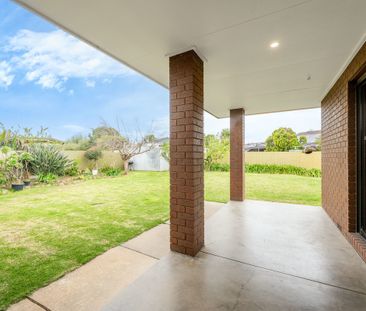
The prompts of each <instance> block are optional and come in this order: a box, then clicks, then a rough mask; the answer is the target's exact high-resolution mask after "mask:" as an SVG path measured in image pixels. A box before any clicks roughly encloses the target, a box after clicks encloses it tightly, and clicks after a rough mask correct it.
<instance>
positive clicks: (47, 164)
mask: <svg viewBox="0 0 366 311" xmlns="http://www.w3.org/2000/svg"><path fill="white" fill-rule="evenodd" d="M28 151H29V153H30V155H31V159H30V161H29V169H30V171H31V172H32V173H34V174H36V175H40V174H42V175H46V174H54V175H56V176H63V175H65V171H66V170H67V169H69V168H70V167H71V166H72V161H70V160H69V159H68V158H67V157H66V156H65V155H64V154H62V152H61V151H60V150H58V149H57V147H56V146H54V145H49V144H35V145H31V146H30V147H29V150H28Z"/></svg>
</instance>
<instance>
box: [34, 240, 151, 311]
mask: <svg viewBox="0 0 366 311" xmlns="http://www.w3.org/2000/svg"><path fill="white" fill-rule="evenodd" d="M156 262H157V260H156V259H153V258H151V257H149V256H145V255H142V254H139V253H137V252H134V251H131V250H128V249H125V248H122V247H120V246H118V247H115V248H113V249H111V250H109V251H107V252H106V253H104V254H102V255H100V256H98V257H97V258H95V259H93V260H92V261H90V262H89V263H87V264H85V265H84V266H82V267H80V268H79V269H77V270H75V271H73V272H71V273H69V274H67V275H66V276H64V277H63V278H61V279H60V280H58V281H56V282H54V283H52V284H50V285H48V286H47V287H44V288H41V289H40V290H38V291H37V292H35V293H34V294H33V295H32V296H31V298H32V299H34V300H35V301H37V302H39V303H41V304H42V305H44V306H46V307H47V308H49V309H51V310H52V311H65V310H67V311H73V310H75V311H83V310H85V311H92V310H100V308H101V307H102V306H103V305H104V304H105V302H106V301H108V300H109V299H111V298H112V297H113V296H114V295H116V293H118V292H119V291H120V290H121V289H123V288H125V287H127V286H128V285H129V284H130V283H132V282H133V281H134V280H135V279H137V278H138V277H139V276H140V275H142V274H143V273H144V272H145V271H146V270H147V269H149V268H150V267H151V266H152V265H154V264H155V263H156Z"/></svg>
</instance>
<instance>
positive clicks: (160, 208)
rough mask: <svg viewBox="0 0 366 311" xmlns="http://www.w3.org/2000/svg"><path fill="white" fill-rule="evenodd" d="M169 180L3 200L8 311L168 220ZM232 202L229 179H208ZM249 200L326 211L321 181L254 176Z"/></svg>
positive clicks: (135, 179) (48, 189)
mask: <svg viewBox="0 0 366 311" xmlns="http://www.w3.org/2000/svg"><path fill="white" fill-rule="evenodd" d="M168 181H169V178H168V173H154V172H133V173H131V174H130V175H128V176H121V177H116V178H102V179H95V180H88V181H83V182H77V183H74V184H69V185H61V186H44V187H35V188H32V189H27V190H25V191H23V192H20V193H10V194H7V195H3V196H1V195H0V267H1V269H0V310H3V309H5V308H6V307H7V306H8V305H9V304H11V303H13V302H15V301H17V300H19V299H21V298H23V297H24V296H25V295H27V294H29V293H31V292H32V291H34V290H35V289H37V288H39V287H41V286H44V285H46V284H47V283H49V282H51V281H53V280H55V279H57V278H59V277H60V276H62V275H63V274H65V272H68V271H70V270H73V269H75V268H76V267H79V266H80V265H82V264H84V263H86V262H88V261H89V260H91V259H92V258H94V257H96V256H97V255H99V254H101V253H103V252H104V251H106V250H108V249H110V248H112V247H114V246H116V245H118V244H120V243H122V242H124V241H127V240H129V239H131V238H132V237H134V236H136V235H138V234H140V233H141V232H143V231H145V230H147V229H149V228H152V227H154V226H156V225H157V224H160V223H162V222H164V221H166V220H167V219H168V214H169V210H168V206H169V193H168V190H169V186H168ZM205 182H206V200H210V201H219V202H226V201H227V200H228V195H229V174H228V173H224V172H210V173H206V176H205ZM246 183H247V195H246V197H247V198H250V199H258V200H271V201H281V202H290V203H300V204H310V205H320V179H319V178H309V177H300V176H290V175H264V174H263V175H257V174H247V176H246Z"/></svg>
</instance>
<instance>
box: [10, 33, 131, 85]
mask: <svg viewBox="0 0 366 311" xmlns="http://www.w3.org/2000/svg"><path fill="white" fill-rule="evenodd" d="M6 50H7V51H9V52H13V53H15V56H14V57H12V59H11V61H12V63H13V64H14V65H15V66H17V67H18V68H20V69H24V70H26V71H27V73H26V79H27V80H28V81H34V82H35V83H37V84H39V85H41V86H42V87H44V88H55V89H58V90H60V91H62V90H63V89H64V84H65V82H66V81H67V80H68V79H72V78H81V79H86V81H87V83H88V81H89V85H88V86H91V85H92V84H93V83H94V84H95V80H96V79H102V81H103V80H105V79H110V78H113V77H118V76H123V75H129V74H134V71H133V70H131V69H129V68H128V67H126V66H124V65H122V64H120V63H118V62H117V61H115V60H113V59H112V58H110V57H109V56H107V55H105V54H103V53H102V52H100V51H98V50H96V49H94V48H92V47H90V46H89V45H87V44H85V43H84V42H82V41H80V40H78V39H76V38H74V37H72V36H71V35H68V34H66V33H65V32H63V31H61V30H56V31H51V32H35V31H30V30H21V31H19V32H18V33H17V34H16V35H15V36H14V37H12V38H10V39H9V41H8V45H7V46H6Z"/></svg>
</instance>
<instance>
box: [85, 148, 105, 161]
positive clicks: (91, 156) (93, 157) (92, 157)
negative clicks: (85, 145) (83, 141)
mask: <svg viewBox="0 0 366 311" xmlns="http://www.w3.org/2000/svg"><path fill="white" fill-rule="evenodd" d="M84 157H85V158H87V159H88V160H89V161H97V160H99V159H100V158H101V157H102V151H100V150H98V149H89V150H87V151H85V153H84Z"/></svg>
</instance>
